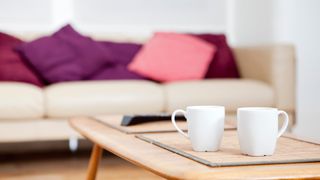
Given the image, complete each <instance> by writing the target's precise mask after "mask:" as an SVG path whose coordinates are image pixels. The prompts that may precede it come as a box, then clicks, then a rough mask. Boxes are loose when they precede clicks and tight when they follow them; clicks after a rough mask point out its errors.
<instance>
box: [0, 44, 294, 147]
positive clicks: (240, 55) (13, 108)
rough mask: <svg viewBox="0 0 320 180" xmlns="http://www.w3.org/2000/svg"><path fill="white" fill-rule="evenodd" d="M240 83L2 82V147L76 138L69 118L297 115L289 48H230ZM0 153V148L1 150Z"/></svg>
mask: <svg viewBox="0 0 320 180" xmlns="http://www.w3.org/2000/svg"><path fill="white" fill-rule="evenodd" d="M233 51H234V53H235V56H236V59H237V64H238V67H239V70H240V73H241V79H206V80H200V81H180V82H173V83H166V84H157V83H154V82H151V81H140V80H124V81H82V82H66V83H58V84H53V85H50V86H48V87H45V88H42V89H41V88H39V87H36V86H33V85H30V84H24V83H17V82H1V83H0V143H16V142H20V143H23V142H47V141H58V140H68V139H70V138H71V139H72V138H74V137H77V136H78V135H77V133H75V132H74V131H73V130H72V129H71V128H70V127H69V125H68V123H67V121H66V120H67V119H68V118H70V117H72V116H95V115H109V114H140V113H142V114H150V113H159V112H172V111H173V110H175V109H177V108H184V107H186V106H187V105H223V106H225V107H226V110H227V116H228V118H234V115H235V112H236V109H237V108H238V107H243V106H273V107H278V108H280V109H283V110H285V111H287V112H289V114H290V116H291V118H292V119H294V114H295V52H294V48H293V47H292V46H290V45H269V46H254V47H235V48H233ZM0 150H1V148H0Z"/></svg>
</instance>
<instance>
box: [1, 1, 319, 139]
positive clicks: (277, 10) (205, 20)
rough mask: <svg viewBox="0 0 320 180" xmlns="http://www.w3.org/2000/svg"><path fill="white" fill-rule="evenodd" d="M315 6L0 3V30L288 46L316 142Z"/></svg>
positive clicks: (304, 116)
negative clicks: (159, 35)
mask: <svg viewBox="0 0 320 180" xmlns="http://www.w3.org/2000/svg"><path fill="white" fill-rule="evenodd" d="M319 9H320V1H318V0H259V1H254V0H170V1H164V0H90V1H88V0H24V1H21V0H0V30H1V31H3V32H8V33H11V34H26V33H50V32H53V31H54V30H57V29H58V28H60V27H61V26H62V25H64V24H66V23H69V22H70V23H71V24H72V25H73V26H74V27H76V28H77V30H79V31H80V32H82V33H90V34H95V33H97V34H101V33H112V34H132V35H143V36H148V35H151V34H152V32H154V31H177V32H213V33H225V34H226V35H227V36H228V40H229V43H230V44H231V45H232V46H246V45H253V44H271V43H278V42H282V43H292V44H294V45H295V48H296V53H297V64H296V70H297V77H296V78H297V83H296V86H297V94H296V100H297V123H296V126H295V127H294V129H293V131H294V132H295V133H297V134H302V135H304V136H308V137H311V138H316V139H320V133H319V132H320V131H319V130H320V119H319V117H320V110H319V107H320V95H319V92H320V71H319V68H320V48H319V45H318V44H317V43H318V42H320V35H319V32H320V21H319V20H318V18H319V17H320V11H319Z"/></svg>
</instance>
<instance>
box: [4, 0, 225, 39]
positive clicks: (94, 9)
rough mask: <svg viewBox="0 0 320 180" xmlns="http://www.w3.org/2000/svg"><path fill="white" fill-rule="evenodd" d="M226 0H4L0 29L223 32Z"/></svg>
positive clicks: (33, 30) (142, 32) (143, 32)
mask: <svg viewBox="0 0 320 180" xmlns="http://www.w3.org/2000/svg"><path fill="white" fill-rule="evenodd" d="M226 10H227V8H226V1H225V0H170V1H164V0H90V1H88V0H23V1H21V0H0V30H5V31H10V32H16V33H21V32H27V31H32V32H35V31H40V32H44V31H45V32H48V31H53V30H55V29H56V28H58V27H60V26H61V25H63V24H65V23H66V22H71V23H72V24H73V25H75V26H76V27H77V28H78V29H79V30H80V31H85V32H90V33H94V32H109V33H119V32H120V33H121V32H124V33H135V34H137V33H139V34H150V33H151V32H153V31H156V30H162V31H163V30H164V31H166V30H168V31H170V30H171V31H173V30H174V31H189V32H225V30H226V16H227V11H226Z"/></svg>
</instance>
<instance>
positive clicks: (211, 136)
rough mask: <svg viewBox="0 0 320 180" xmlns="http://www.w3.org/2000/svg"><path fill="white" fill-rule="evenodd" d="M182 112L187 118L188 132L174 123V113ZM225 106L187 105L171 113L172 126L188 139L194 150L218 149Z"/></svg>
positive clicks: (222, 129)
mask: <svg viewBox="0 0 320 180" xmlns="http://www.w3.org/2000/svg"><path fill="white" fill-rule="evenodd" d="M177 113H182V114H183V115H184V116H185V118H186V119H187V126H188V133H185V132H183V131H182V130H181V129H180V128H179V127H178V126H177V124H176V121H175V115H176V114H177ZM224 118H225V108H224V107H223V106H188V107H187V110H186V111H184V110H181V109H178V110H176V111H174V112H173V113H172V116H171V120H172V123H173V125H174V127H175V128H176V129H177V130H178V132H179V133H180V134H182V135H183V136H184V137H186V138H188V139H190V141H191V145H192V149H193V150H194V151H217V150H219V147H220V143H221V139H222V136H223V131H224Z"/></svg>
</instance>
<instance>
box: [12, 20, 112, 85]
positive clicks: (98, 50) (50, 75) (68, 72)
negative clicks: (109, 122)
mask: <svg viewBox="0 0 320 180" xmlns="http://www.w3.org/2000/svg"><path fill="white" fill-rule="evenodd" d="M17 49H18V51H19V52H20V53H21V54H22V55H23V56H25V57H26V59H27V60H28V61H29V63H30V64H31V65H32V66H33V67H34V68H35V70H36V71H37V72H38V73H39V74H40V75H41V76H42V77H43V79H45V80H46V81H47V83H49V84H50V83H56V82H61V81H75V80H82V79H86V78H88V77H89V76H91V75H92V74H94V73H95V72H96V71H98V70H99V69H100V68H101V67H102V66H104V65H107V64H112V58H110V57H109V56H110V53H111V52H110V51H108V49H106V48H104V47H103V46H102V45H101V43H99V42H96V41H93V40H92V39H91V38H89V37H85V36H82V35H81V34H79V33H78V32H76V31H75V30H74V29H73V28H72V27H71V26H70V25H66V26H64V27H63V28H61V29H60V30H59V31H57V32H56V33H54V34H53V35H51V36H47V37H42V38H40V39H37V40H35V41H32V42H29V43H25V44H22V45H21V46H20V47H18V48H17Z"/></svg>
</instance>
